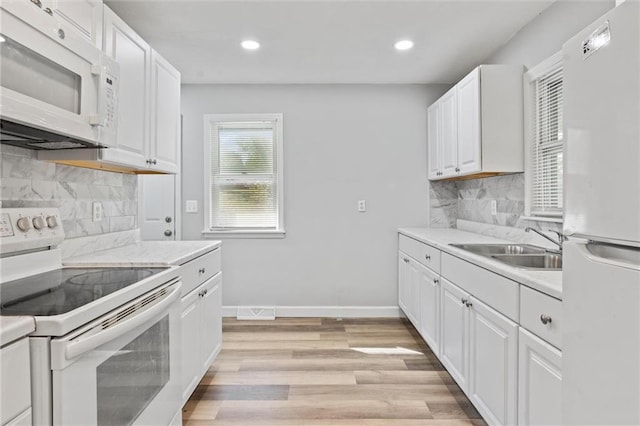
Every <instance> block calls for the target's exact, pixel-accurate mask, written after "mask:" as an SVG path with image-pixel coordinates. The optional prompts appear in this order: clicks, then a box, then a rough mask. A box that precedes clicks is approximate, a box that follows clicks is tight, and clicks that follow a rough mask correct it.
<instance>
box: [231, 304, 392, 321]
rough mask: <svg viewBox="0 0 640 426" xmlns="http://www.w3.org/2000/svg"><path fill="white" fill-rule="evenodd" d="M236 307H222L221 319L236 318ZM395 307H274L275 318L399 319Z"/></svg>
mask: <svg viewBox="0 0 640 426" xmlns="http://www.w3.org/2000/svg"><path fill="white" fill-rule="evenodd" d="M237 313H238V306H223V307H222V316H223V317H236V315H237ZM400 316H401V313H400V308H398V307H397V306H276V318H277V317H325V318H399V317H400Z"/></svg>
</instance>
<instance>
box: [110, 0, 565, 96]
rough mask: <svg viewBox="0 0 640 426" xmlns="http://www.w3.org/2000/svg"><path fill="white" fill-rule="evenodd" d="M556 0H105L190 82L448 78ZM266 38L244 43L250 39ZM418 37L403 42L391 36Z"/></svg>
mask: <svg viewBox="0 0 640 426" xmlns="http://www.w3.org/2000/svg"><path fill="white" fill-rule="evenodd" d="M553 1H554V0H533V1H527V0H498V1H484V0H471V1H458V0H441V1H434V0H432V1H415V0H414V1H399V0H398V1H393V0H386V1H379V0H323V1H309V0H290V1H269V0H261V1H243V0H235V1H219V0H208V1H206V0H195V1H194V0H173V1H166V0H136V1H132V0H106V4H107V5H108V6H109V7H111V8H112V9H113V10H114V11H115V12H116V13H117V14H118V15H119V16H120V17H122V18H123V19H124V20H125V21H126V22H127V23H128V24H129V25H130V26H131V27H133V28H134V29H135V30H136V31H137V32H138V33H139V34H140V35H141V36H142V37H143V38H144V39H145V40H146V41H147V42H149V44H151V45H152V46H153V47H154V48H155V49H156V50H157V51H158V52H160V54H161V55H162V56H164V57H165V58H166V59H167V60H168V61H169V62H171V63H172V64H173V65H174V66H175V67H176V68H178V70H180V72H181V73H182V81H183V83H275V84H292V83H395V84H408V83H420V84H424V83H443V84H450V83H454V82H455V81H457V80H458V79H460V78H461V77H462V76H463V75H464V74H465V73H466V72H468V71H469V70H470V69H471V68H473V67H474V66H475V65H477V64H479V63H481V62H482V61H483V60H484V59H486V58H487V57H488V56H489V55H490V54H491V53H492V52H494V51H495V50H496V49H498V48H499V47H500V46H502V45H503V44H505V43H506V42H507V41H508V40H509V39H510V38H511V37H512V36H513V35H514V34H515V33H516V32H518V30H519V29H521V28H522V27H523V26H524V25H526V24H527V23H528V22H530V21H531V20H533V19H534V18H535V17H536V16H537V15H539V14H540V13H541V12H542V11H543V10H544V9H546V8H547V7H548V6H549V5H550V4H551V3H553ZM247 38H252V39H255V40H258V41H259V42H260V43H261V45H262V47H261V48H260V49H259V50H257V51H245V50H243V49H242V48H241V47H240V42H241V41H242V40H243V39H247ZM403 38H410V39H412V40H413V41H414V42H415V47H414V48H413V49H412V50H409V51H405V52H399V51H396V50H395V49H394V48H393V44H394V43H395V42H396V41H398V40H400V39H403Z"/></svg>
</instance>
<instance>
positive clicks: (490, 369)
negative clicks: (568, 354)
mask: <svg viewBox="0 0 640 426" xmlns="http://www.w3.org/2000/svg"><path fill="white" fill-rule="evenodd" d="M441 283H442V287H441V288H442V293H441V300H442V303H441V318H442V334H441V355H440V361H442V364H443V365H444V366H445V367H446V368H447V370H448V371H449V374H451V376H452V377H453V378H454V379H455V381H456V382H457V383H458V385H459V386H460V388H462V390H463V391H464V392H465V393H466V394H467V395H468V396H469V399H471V401H472V402H473V403H474V405H475V406H476V408H478V411H479V412H480V414H482V416H483V417H484V418H485V420H487V422H489V423H490V424H514V423H515V422H516V419H517V415H516V413H517V403H518V402H517V383H518V381H517V374H518V365H517V363H518V324H516V323H514V322H513V321H511V320H509V319H508V318H507V317H505V316H504V315H502V314H500V313H499V312H497V311H495V310H494V309H491V308H490V307H488V306H487V305H485V304H484V303H482V302H480V301H479V300H477V299H475V298H474V297H473V296H471V295H470V294H469V293H467V292H466V291H464V290H462V289H461V288H459V287H458V286H456V285H455V284H453V283H451V282H449V281H447V280H446V279H441Z"/></svg>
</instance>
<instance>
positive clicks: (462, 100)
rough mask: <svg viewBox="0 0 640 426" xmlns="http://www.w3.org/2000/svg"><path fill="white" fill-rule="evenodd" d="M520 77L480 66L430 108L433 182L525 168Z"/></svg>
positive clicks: (511, 68) (513, 69) (517, 70)
mask: <svg viewBox="0 0 640 426" xmlns="http://www.w3.org/2000/svg"><path fill="white" fill-rule="evenodd" d="M522 75H523V67H522V66H519V65H481V66H479V67H478V68H476V69H474V70H473V71H472V72H471V73H469V74H468V75H467V76H466V77H464V78H463V79H462V80H461V81H460V82H459V83H458V84H456V85H455V86H454V87H452V88H451V89H450V90H449V91H448V92H447V93H445V94H444V95H443V96H442V97H441V98H440V99H438V100H437V101H436V102H435V103H434V104H433V105H431V107H429V120H428V125H429V131H428V137H429V140H428V150H427V152H428V155H429V157H430V158H429V159H428V162H427V163H428V164H429V179H430V180H438V179H447V178H456V177H459V176H470V175H478V176H492V175H498V174H503V173H515V172H522V171H523V170H524V153H523V116H522V114H523V104H522V102H523V94H522ZM434 126H435V128H433V127H434ZM433 156H435V158H433Z"/></svg>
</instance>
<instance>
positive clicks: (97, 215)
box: [92, 201, 102, 222]
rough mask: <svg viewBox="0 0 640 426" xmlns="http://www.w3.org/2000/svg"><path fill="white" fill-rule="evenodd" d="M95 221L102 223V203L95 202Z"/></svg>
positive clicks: (93, 208) (93, 206)
mask: <svg viewBox="0 0 640 426" xmlns="http://www.w3.org/2000/svg"><path fill="white" fill-rule="evenodd" d="M92 213H93V221H94V222H100V221H101V220H102V203H101V202H99V201H94V202H93V204H92Z"/></svg>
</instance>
